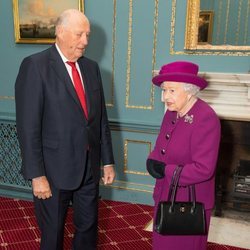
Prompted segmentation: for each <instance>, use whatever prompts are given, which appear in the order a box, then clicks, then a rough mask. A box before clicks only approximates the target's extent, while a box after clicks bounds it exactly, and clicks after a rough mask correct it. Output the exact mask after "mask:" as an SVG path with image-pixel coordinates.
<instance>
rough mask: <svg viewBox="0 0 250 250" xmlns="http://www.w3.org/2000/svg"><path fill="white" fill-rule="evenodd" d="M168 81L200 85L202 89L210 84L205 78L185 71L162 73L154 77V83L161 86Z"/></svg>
mask: <svg viewBox="0 0 250 250" xmlns="http://www.w3.org/2000/svg"><path fill="white" fill-rule="evenodd" d="M166 81H168V82H183V83H191V84H194V85H196V86H198V87H199V88H200V89H204V88H206V87H207V85H208V83H207V81H206V80H205V79H203V78H201V77H199V76H196V75H191V74H185V73H172V74H171V73H170V74H160V75H157V76H155V77H154V78H153V79H152V82H153V84H155V85H156V86H160V85H161V83H163V82H166Z"/></svg>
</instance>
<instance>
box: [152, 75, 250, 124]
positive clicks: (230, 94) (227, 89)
mask: <svg viewBox="0 0 250 250" xmlns="http://www.w3.org/2000/svg"><path fill="white" fill-rule="evenodd" d="M155 73H156V74H158V71H155ZM199 75H200V76H201V77H203V78H205V79H206V80H207V81H208V83H209V84H208V87H207V88H206V89H204V90H202V91H201V92H200V93H199V97H200V98H201V99H203V100H204V101H206V102H207V103H208V104H209V105H210V106H212V107H213V109H214V110H215V111H216V113H217V114H218V116H219V117H220V118H221V119H223V120H234V121H250V74H234V73H232V74H230V73H211V72H201V73H200V74H199Z"/></svg>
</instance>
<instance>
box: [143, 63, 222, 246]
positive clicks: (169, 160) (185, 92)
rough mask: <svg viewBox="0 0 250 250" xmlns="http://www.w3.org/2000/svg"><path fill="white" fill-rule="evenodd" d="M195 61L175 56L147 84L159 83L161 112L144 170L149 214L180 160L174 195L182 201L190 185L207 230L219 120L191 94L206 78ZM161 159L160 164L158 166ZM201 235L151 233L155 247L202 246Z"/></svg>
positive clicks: (164, 196) (164, 193)
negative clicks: (149, 188)
mask: <svg viewBox="0 0 250 250" xmlns="http://www.w3.org/2000/svg"><path fill="white" fill-rule="evenodd" d="M198 69H199V67H198V65H196V64H194V63H191V62H186V61H177V62H173V63H169V64H166V65H164V66H162V68H161V70H160V72H159V75H157V76H155V77H154V78H153V83H154V84H155V85H156V86H159V87H161V89H162V91H163V98H164V101H165V103H166V106H167V111H166V113H165V116H164V118H163V121H162V125H161V129H160V133H159V135H158V137H157V140H156V144H155V147H154V149H153V151H152V152H151V153H150V155H149V156H148V160H147V169H148V172H149V173H150V174H151V175H152V176H153V177H155V178H156V184H155V188H154V194H153V198H154V201H155V214H156V210H157V205H158V203H159V201H161V200H167V195H168V191H169V185H170V182H171V178H172V176H173V173H174V171H175V169H176V166H177V165H183V170H182V172H181V176H180V180H179V185H180V186H181V188H179V189H178V192H177V196H176V200H177V201H188V200H189V197H188V188H187V187H188V186H189V185H194V186H195V191H196V201H197V202H202V203H203V204H204V207H205V213H206V225H207V231H208V228H209V223H210V217H211V212H212V209H213V206H214V195H215V168H216V162H217V156H218V149H219V142H220V121H219V119H218V117H217V115H216V114H215V112H214V111H213V109H212V108H211V107H210V106H209V105H208V104H207V103H205V102H204V101H203V100H201V99H199V98H198V97H197V93H198V92H199V90H202V89H204V88H205V87H206V86H207V82H206V81H205V80H204V79H203V78H201V77H199V76H198ZM159 162H162V163H163V164H162V165H163V166H162V167H160V166H159ZM206 245H207V235H195V236H193V235H190V236H182V235H161V234H158V233H157V232H155V231H154V232H153V249H155V250H184V249H185V250H205V249H206Z"/></svg>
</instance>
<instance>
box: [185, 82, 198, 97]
mask: <svg viewBox="0 0 250 250" xmlns="http://www.w3.org/2000/svg"><path fill="white" fill-rule="evenodd" d="M182 84H183V89H184V90H185V91H186V92H188V93H189V94H191V95H194V96H196V95H197V94H198V93H199V91H200V88H199V87H198V86H196V85H194V84H191V83H185V82H184V83H182Z"/></svg>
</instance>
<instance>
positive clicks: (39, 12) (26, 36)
mask: <svg viewBox="0 0 250 250" xmlns="http://www.w3.org/2000/svg"><path fill="white" fill-rule="evenodd" d="M66 9H79V10H80V11H82V12H84V0H36V1H34V0H13V17H14V32H15V42H16V43H38V44H42V43H44V44H51V43H54V42H55V21H56V19H57V17H58V16H59V15H60V13H61V12H63V11H64V10H66Z"/></svg>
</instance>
